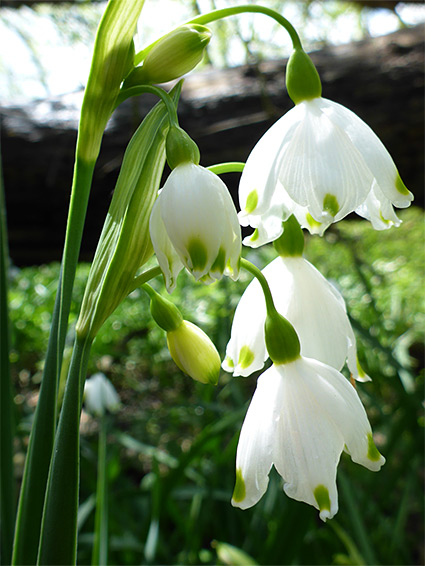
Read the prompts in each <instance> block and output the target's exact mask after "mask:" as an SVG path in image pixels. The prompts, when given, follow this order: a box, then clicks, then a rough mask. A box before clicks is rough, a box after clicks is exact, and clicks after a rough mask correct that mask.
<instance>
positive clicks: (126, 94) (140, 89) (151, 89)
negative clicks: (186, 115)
mask: <svg viewBox="0 0 425 566" xmlns="http://www.w3.org/2000/svg"><path fill="white" fill-rule="evenodd" d="M147 93H149V94H155V95H156V96H158V97H159V98H160V99H161V100H162V101H163V103H164V104H165V107H166V108H167V112H168V119H169V120H170V126H178V125H179V120H178V116H177V108H176V107H175V105H174V102H173V99H172V98H171V96H170V95H169V94H168V92H166V91H165V90H164V89H162V88H159V87H157V86H152V85H138V86H131V87H128V88H123V89H121V91H120V93H119V95H118V97H117V101H116V103H115V107H114V109H115V108H117V107H118V106H119V105H120V104H121V103H122V102H124V100H127V98H130V97H131V96H139V95H140V94H147Z"/></svg>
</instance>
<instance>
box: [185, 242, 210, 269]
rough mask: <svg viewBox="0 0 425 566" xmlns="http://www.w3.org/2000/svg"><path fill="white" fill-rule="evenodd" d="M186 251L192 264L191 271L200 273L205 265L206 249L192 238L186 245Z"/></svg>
mask: <svg viewBox="0 0 425 566" xmlns="http://www.w3.org/2000/svg"><path fill="white" fill-rule="evenodd" d="M187 251H188V253H189V256H190V260H191V262H192V269H196V270H199V271H202V270H203V269H205V266H206V264H207V258H208V253H207V248H206V247H205V246H204V244H203V242H202V241H201V240H199V239H198V238H194V239H193V240H191V241H190V242H189V243H188V245H187Z"/></svg>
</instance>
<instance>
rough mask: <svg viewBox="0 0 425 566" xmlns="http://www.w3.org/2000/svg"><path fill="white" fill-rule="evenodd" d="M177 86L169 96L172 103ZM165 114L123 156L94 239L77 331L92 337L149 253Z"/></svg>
mask: <svg viewBox="0 0 425 566" xmlns="http://www.w3.org/2000/svg"><path fill="white" fill-rule="evenodd" d="M179 94H180V85H177V87H175V89H174V91H173V93H172V96H173V99H174V102H175V103H176V101H177V99H178V96H179ZM167 130H168V114H167V110H166V108H165V106H164V104H163V103H162V102H160V103H158V104H157V105H156V106H155V107H154V108H153V109H152V110H151V112H150V113H149V114H148V116H147V117H146V118H145V119H144V120H143V122H142V124H141V125H140V126H139V128H138V130H137V131H136V133H135V134H134V136H133V138H132V139H131V141H130V143H129V145H128V147H127V150H126V152H125V154H124V159H123V163H122V166H121V170H120V174H119V176H118V180H117V184H116V187H115V191H114V195H113V198H112V201H111V205H110V207H109V211H108V215H107V217H106V220H105V224H104V227H103V230H102V234H101V236H100V239H99V243H98V246H97V249H96V253H95V257H94V260H93V264H92V267H91V269H90V274H89V279H88V282H87V287H86V290H85V293H84V297H83V303H82V306H81V312H80V316H79V319H78V322H77V326H76V331H77V333H78V334H79V336H80V337H82V336H85V335H89V336H91V337H94V336H96V334H97V332H98V330H99V328H100V327H101V326H102V324H103V323H104V321H105V320H106V319H107V318H108V316H109V315H110V314H111V313H112V312H113V311H114V310H115V308H116V307H117V306H118V305H119V304H120V303H121V301H123V300H124V299H125V298H126V296H127V295H128V294H129V293H130V292H131V291H133V288H134V287H133V284H134V278H135V276H136V273H137V271H138V270H139V269H140V267H141V266H142V265H144V263H145V262H146V261H147V260H148V259H149V257H150V256H151V255H152V253H153V248H152V243H151V239H150V236H149V217H150V214H151V210H152V207H153V204H154V201H155V199H156V196H157V193H158V189H159V185H160V181H161V175H162V171H163V167H164V163H165V135H166V132H167Z"/></svg>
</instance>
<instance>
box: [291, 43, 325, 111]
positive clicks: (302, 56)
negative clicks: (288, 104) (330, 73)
mask: <svg viewBox="0 0 425 566" xmlns="http://www.w3.org/2000/svg"><path fill="white" fill-rule="evenodd" d="M286 89H287V91H288V94H289V96H290V97H291V99H292V101H293V102H294V103H295V104H298V103H299V102H303V101H304V100H312V99H313V98H318V97H319V96H321V94H322V84H321V82H320V77H319V73H318V72H317V69H316V67H315V66H314V63H313V61H312V60H311V59H310V57H309V56H308V55H307V53H306V52H305V51H303V50H302V49H294V51H293V52H292V55H291V56H290V58H289V61H288V63H287V65H286Z"/></svg>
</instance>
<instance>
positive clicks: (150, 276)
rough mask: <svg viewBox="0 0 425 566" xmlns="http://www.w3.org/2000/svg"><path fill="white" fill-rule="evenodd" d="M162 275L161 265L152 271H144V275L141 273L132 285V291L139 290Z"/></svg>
mask: <svg viewBox="0 0 425 566" xmlns="http://www.w3.org/2000/svg"><path fill="white" fill-rule="evenodd" d="M161 274H162V271H161V268H160V267H159V265H158V266H156V267H152V268H151V269H148V270H147V271H144V272H143V273H141V274H140V275H138V276H137V277H135V279H134V281H133V284H132V289H131V291H134V290H135V289H138V288H139V287H141V286H142V285H143V284H144V283H147V282H148V281H150V280H151V279H153V278H154V277H158V275H161ZM131 291H130V292H131Z"/></svg>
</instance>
